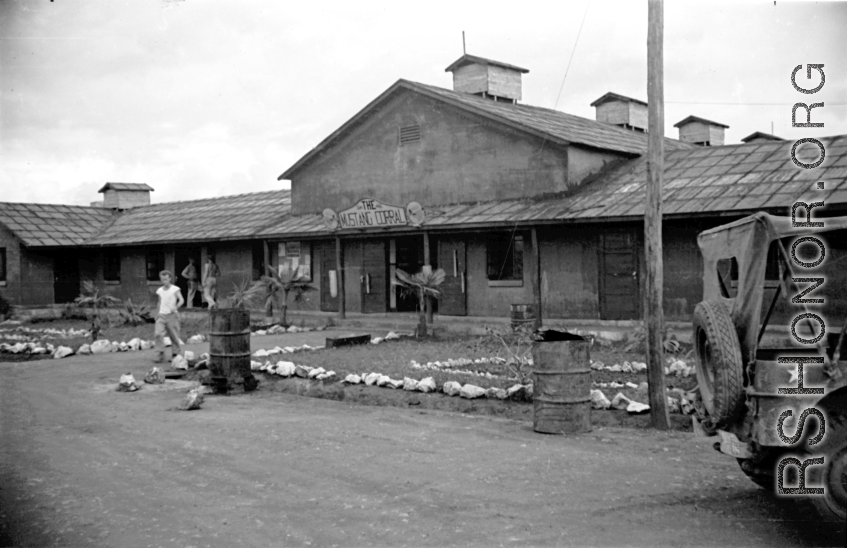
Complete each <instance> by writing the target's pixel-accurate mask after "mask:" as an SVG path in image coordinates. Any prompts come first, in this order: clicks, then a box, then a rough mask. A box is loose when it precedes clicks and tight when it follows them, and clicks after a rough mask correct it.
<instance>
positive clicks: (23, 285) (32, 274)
mask: <svg viewBox="0 0 847 548" xmlns="http://www.w3.org/2000/svg"><path fill="white" fill-rule="evenodd" d="M20 258H21V281H20V302H21V304H26V305H44V304H53V303H54V302H55V301H54V298H53V282H54V280H53V256H52V255H50V254H49V253H47V252H44V251H37V250H33V249H28V248H25V247H23V246H22V247H21V248H20Z"/></svg>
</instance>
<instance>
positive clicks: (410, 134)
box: [400, 125, 421, 146]
mask: <svg viewBox="0 0 847 548" xmlns="http://www.w3.org/2000/svg"><path fill="white" fill-rule="evenodd" d="M420 140H421V126H420V125H414V126H405V127H401V128H400V145H401V146H402V145H408V144H410V143H417V142H418V141H420Z"/></svg>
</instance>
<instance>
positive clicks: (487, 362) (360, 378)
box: [251, 332, 699, 414]
mask: <svg viewBox="0 0 847 548" xmlns="http://www.w3.org/2000/svg"><path fill="white" fill-rule="evenodd" d="M398 339H401V336H400V335H398V334H396V333H394V332H390V333H388V334H387V335H386V336H385V337H377V338H375V339H373V340H372V345H376V344H381V343H383V342H385V341H392V340H398ZM365 348H367V347H365ZM321 350H325V349H324V348H323V347H322V346H318V347H314V346H309V345H302V346H300V347H279V346H277V347H275V348H273V349H270V350H266V349H260V350H257V351H256V352H254V354H253V357H254V358H257V359H256V360H254V361H252V363H251V369H252V370H253V371H256V372H261V373H265V374H267V375H271V376H275V377H280V378H284V379H286V378H300V379H311V380H314V381H316V382H322V383H333V382H340V383H341V384H342V385H347V386H351V385H359V384H362V385H365V386H375V387H382V388H387V389H393V390H403V391H407V392H422V393H425V394H426V393H436V392H441V393H443V394H446V395H448V396H458V397H462V398H465V399H477V398H489V399H500V400H506V399H510V400H515V401H531V400H532V384H531V383H529V384H525V385H524V384H519V383H516V382H515V380H514V379H511V378H509V377H508V376H506V375H504V374H503V373H502V370H503V367H502V366H504V365H506V364H507V359H506V358H503V357H500V356H482V357H476V358H466V357H458V358H448V359H446V360H433V361H427V362H425V363H420V362H418V361H417V360H415V359H412V360H410V361H409V365H408V366H403V365H400V364H394V365H393V366H389V367H387V369H390V371H387V372H386V371H384V370H383V371H373V370H372V371H362V369H361V367H357V366H356V365H352V364H351V363H350V362H351V361H352V362H354V363H355V362H356V361H357V360H355V359H354V360H344V361H340V360H339V361H337V363H338V367H333V368H331V369H330V368H329V367H330V366H329V365H328V362H329V361H331V360H330V359H328V358H331V357H334V356H333V355H332V354H331V353H332V352H333V351H331V350H330V351H326V350H325V352H324V353H322V357H323V359H318V360H311V361H312V363H313V365H308V364H307V363H305V362H307V361H310V360H308V359H304V358H305V355H303V354H302V353H303V352H310V351H321ZM350 350H351V349H347V351H348V352H349V351H350ZM295 353H300V356H299V359H296V360H295V359H294V358H293V357H292V358H290V360H294V361H289V360H276V359H275V358H276V357H277V356H282V355H290V354H295ZM310 353H311V352H310ZM359 354H361V355H362V356H366V355H367V350H364V349H363V350H361V351H359ZM391 354H403V352H397V353H391ZM286 357H288V356H286ZM313 357H314V356H313ZM667 363H668V365H667V367H666V373H667V374H668V375H669V376H671V377H672V378H680V379H687V378H689V377H690V376H691V375H692V372H693V367H692V366H691V365H689V364H688V363H687V362H686V361H685V360H681V359H679V358H676V357H669V358H668V360H667ZM351 365H352V367H351ZM530 365H531V361H530ZM490 366H495V367H497V366H499V368H500V370H499V372H498V373H492V371H491V370H485V368H489V367H490ZM591 367H592V370H594V371H598V372H606V373H611V374H621V375H623V374H628V375H644V376H646V369H647V366H646V364H644V363H642V362H629V361H625V362H624V363H623V364H621V365H619V364H615V365H612V366H606V365H605V364H603V363H602V362H599V361H597V362H595V361H592V365H591ZM336 369H339V370H340V371H342V373H340V374H339V373H337V372H336ZM398 372H402V373H404V374H403V375H402V377H401V376H400V375H398V374H397V373H398ZM432 373H437V374H438V375H439V377H440V379H438V380H437V379H436V378H434V376H432V375H431V374H432ZM392 375H394V376H392ZM423 375H428V376H425V377H424V378H421V376H423ZM342 377H343V378H342ZM458 377H465V379H466V382H459V381H458V380H457V378H458ZM474 377H475V379H473V378H474ZM471 379H473V381H474V382H467V381H469V380H471ZM593 386H594V389H592V390H591V398H592V405H593V407H594V408H595V409H598V410H599V409H625V410H627V411H628V412H630V413H644V412H646V411H648V410H649V406H647V405H646V404H644V403H641V402H640V401H638V400H639V399H640V400H646V396H647V383H646V382H644V381H642V382H640V383H637V384H636V383H634V382H631V381H629V380H627V381H626V382H619V381H617V380H613V381H611V382H605V381H599V382H598V381H593ZM600 389H612V390H617V391H618V392H617V394H616V395H615V396H614V398H612V399H611V400H609V399H608V398H607V397H606V396H605V394H603V392H602V390H600ZM624 391H627V392H628V393H627V394H625V393H624ZM698 403H699V402H698V396H697V393H696V391H691V390H685V389H682V388H675V387H673V386H671V387H670V388H669V390H668V405H669V410H670V412H672V413H677V414H694V413H695V412H697V409H698Z"/></svg>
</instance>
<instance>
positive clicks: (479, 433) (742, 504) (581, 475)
mask: <svg viewBox="0 0 847 548" xmlns="http://www.w3.org/2000/svg"><path fill="white" fill-rule="evenodd" d="M148 359H149V356H145V355H144V354H142V353H127V354H120V355H116V354H111V355H105V356H88V357H73V358H68V359H64V360H46V361H40V362H28V363H19V364H11V363H10V364H0V421H2V422H0V424H2V426H1V427H0V487H2V489H0V545H4V546H5V545H22V546H53V545H62V546H120V547H136V546H138V547H146V546H179V547H187V546H195V547H201V546H224V547H230V546H458V545H462V546H466V545H473V546H520V547H523V546H537V545H546V546H588V545H592V546H623V545H627V546H629V545H638V546H815V545H833V546H835V545H843V543H844V535H845V531H844V526H843V525H842V524H837V523H816V522H814V521H812V516H813V514H811V513H809V508H808V505H806V504H804V503H802V502H800V503H798V502H796V501H788V500H785V499H782V500H780V499H776V498H775V497H772V496H770V495H768V494H767V493H765V491H763V490H761V489H759V488H757V487H755V486H754V485H753V484H752V483H750V482H747V481H744V480H743V479H742V478H741V477H740V476H741V472H740V470H739V469H738V468H737V466H736V465H735V464H734V463H733V462H732V461H731V460H729V459H727V458H725V457H724V456H722V455H720V454H718V453H716V452H714V451H712V450H710V449H707V448H704V445H703V443H702V442H698V441H696V440H695V439H694V438H692V436H691V435H690V434H686V433H680V432H677V433H671V434H660V433H656V432H652V431H646V430H626V429H608V428H606V429H598V430H595V431H594V432H592V433H590V434H586V435H581V436H573V437H562V436H546V435H540V434H536V433H534V432H532V429H531V424H530V423H527V422H517V421H509V420H503V419H494V418H489V417H472V416H466V415H459V414H449V413H444V412H438V411H423V410H416V409H414V408H409V409H407V410H405V409H404V410H398V409H397V408H382V407H368V406H361V405H355V404H349V403H344V402H335V401H326V400H318V399H311V398H301V397H297V396H292V395H286V394H280V393H278V392H272V391H263V390H262V389H261V387H260V389H259V390H258V391H257V392H254V393H252V394H251V395H246V396H244V395H242V396H230V397H214V396H207V399H206V403H205V404H204V406H203V409H201V410H199V411H192V412H184V411H176V410H174V408H175V407H176V405H177V404H178V402H179V401H180V399H181V398H182V396H183V392H184V390H185V386H184V385H180V384H179V383H169V385H168V386H166V387H163V388H154V387H151V386H145V388H144V389H142V390H141V391H140V392H137V393H133V394H126V393H118V392H115V391H114V388H115V386H116V384H117V379H118V377H119V376H120V374H121V373H124V372H126V371H132V372H133V373H134V374H135V376H136V378H138V379H140V378H142V377H143V374H144V372H145V371H146V370H147V369H149V367H150V364H149V363H148V362H147V361H146V360H148Z"/></svg>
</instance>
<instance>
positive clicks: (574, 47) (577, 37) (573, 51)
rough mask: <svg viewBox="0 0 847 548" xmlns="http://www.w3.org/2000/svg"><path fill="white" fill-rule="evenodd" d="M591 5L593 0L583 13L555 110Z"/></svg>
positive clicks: (557, 96)
mask: <svg viewBox="0 0 847 548" xmlns="http://www.w3.org/2000/svg"><path fill="white" fill-rule="evenodd" d="M589 7H591V0H589V1H588V4H587V5H586V6H585V13H583V14H582V22H581V23H580V24H579V31H577V33H576V40H575V41H574V43H573V49H572V50H571V58H570V59H568V66H567V67H565V76H564V77H563V78H562V85H561V86H559V94H558V95H556V103H555V104H554V105H553V110H555V109H556V106H557V105H558V104H559V97H561V96H562V90H563V89H564V87H565V80H566V79H567V77H568V71H569V70H570V69H571V61H573V54H574V53H576V46H577V44H579V35H580V34H582V25H584V24H585V16H586V15H588V8H589Z"/></svg>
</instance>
